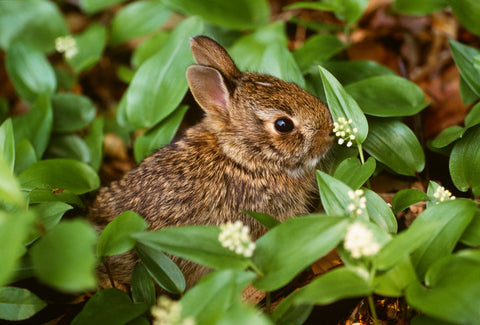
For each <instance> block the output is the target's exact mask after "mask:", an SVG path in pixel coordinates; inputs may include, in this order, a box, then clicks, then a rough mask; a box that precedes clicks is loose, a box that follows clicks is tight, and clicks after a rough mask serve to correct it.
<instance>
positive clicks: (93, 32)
mask: <svg viewBox="0 0 480 325" xmlns="http://www.w3.org/2000/svg"><path fill="white" fill-rule="evenodd" d="M73 38H74V39H75V42H76V47H77V51H78V52H77V53H76V54H75V55H74V56H72V57H65V60H66V61H67V62H68V64H69V65H70V66H71V67H72V68H73V71H75V73H77V74H78V73H80V72H82V71H84V70H87V69H89V68H91V67H92V66H93V65H95V64H96V63H97V62H98V61H99V60H100V58H101V56H102V52H103V49H104V48H105V45H106V42H107V30H106V28H105V27H104V26H101V25H95V24H94V25H92V26H90V27H88V29H86V30H85V31H84V32H82V34H79V35H75V36H74V37H73Z"/></svg>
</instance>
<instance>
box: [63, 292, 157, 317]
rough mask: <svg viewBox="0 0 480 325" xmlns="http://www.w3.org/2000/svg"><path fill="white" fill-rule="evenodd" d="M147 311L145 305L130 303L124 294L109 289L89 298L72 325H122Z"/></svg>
mask: <svg viewBox="0 0 480 325" xmlns="http://www.w3.org/2000/svg"><path fill="white" fill-rule="evenodd" d="M147 310H148V306H147V305H146V304H145V303H132V301H131V300H130V297H128V295H127V294H126V293H125V292H123V291H121V290H119V289H114V288H110V289H105V290H100V291H98V292H97V293H96V294H95V295H94V296H93V297H92V298H90V300H88V302H87V304H86V305H85V307H84V308H83V309H82V311H81V312H80V314H78V315H77V317H75V318H74V320H73V321H72V325H84V324H85V325H90V324H115V325H123V324H127V323H129V322H130V321H132V320H134V319H135V318H137V317H139V316H140V315H143V314H144V313H145V312H146V311H147Z"/></svg>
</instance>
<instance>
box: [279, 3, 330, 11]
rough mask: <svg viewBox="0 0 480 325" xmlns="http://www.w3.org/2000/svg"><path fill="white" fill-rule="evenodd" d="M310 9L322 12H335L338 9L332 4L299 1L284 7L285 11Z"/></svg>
mask: <svg viewBox="0 0 480 325" xmlns="http://www.w3.org/2000/svg"><path fill="white" fill-rule="evenodd" d="M300 8H301V9H312V10H322V11H335V10H337V9H338V7H337V6H336V5H335V4H334V3H332V2H303V1H299V2H296V3H292V4H291V5H288V6H286V7H285V9H286V10H290V9H300Z"/></svg>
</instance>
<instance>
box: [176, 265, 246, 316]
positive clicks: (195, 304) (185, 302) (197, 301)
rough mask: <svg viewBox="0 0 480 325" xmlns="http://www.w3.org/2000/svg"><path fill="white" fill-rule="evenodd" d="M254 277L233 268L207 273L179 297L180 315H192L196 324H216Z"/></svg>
mask: <svg viewBox="0 0 480 325" xmlns="http://www.w3.org/2000/svg"><path fill="white" fill-rule="evenodd" d="M254 277H255V273H253V272H242V271H233V270H223V271H217V272H213V273H210V274H207V275H206V276H204V277H203V278H202V279H201V280H200V281H199V282H198V283H197V284H196V285H195V286H194V287H193V288H192V289H190V290H188V291H187V293H186V294H185V295H184V296H183V297H182V299H180V303H181V304H182V317H193V318H194V319H195V323H196V324H198V325H210V324H217V321H218V320H219V319H220V318H221V317H222V315H223V314H224V313H225V312H226V311H227V310H228V309H229V308H230V306H231V305H232V303H233V302H234V301H235V300H236V299H239V297H240V295H241V293H242V291H243V290H244V289H245V287H246V286H247V285H248V283H249V282H250V281H251V280H252V279H253V278H254Z"/></svg>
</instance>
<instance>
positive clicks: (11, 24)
mask: <svg viewBox="0 0 480 325" xmlns="http://www.w3.org/2000/svg"><path fill="white" fill-rule="evenodd" d="M66 33H67V24H66V21H65V19H64V17H63V16H62V14H61V12H60V10H59V9H58V7H57V6H56V5H55V3H53V2H51V1H38V0H22V1H0V47H2V48H3V49H5V50H8V48H9V46H10V44H11V43H12V42H15V41H20V42H22V43H24V44H25V43H28V44H30V45H32V46H34V47H35V48H37V49H39V50H40V51H42V52H50V51H51V50H53V49H54V47H55V39H56V38H57V37H58V36H61V35H65V34H66Z"/></svg>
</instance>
